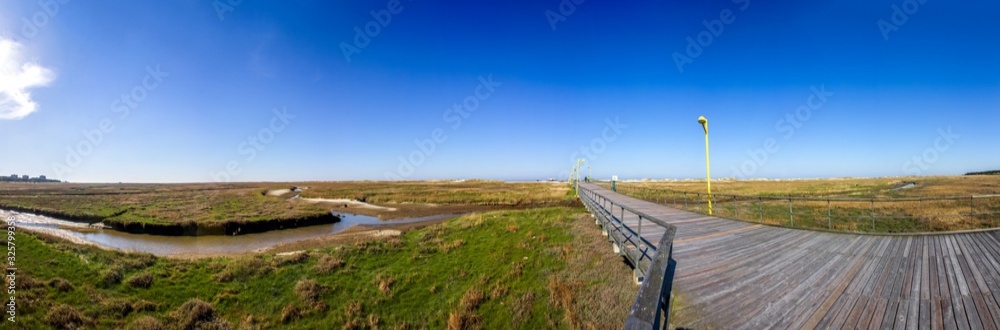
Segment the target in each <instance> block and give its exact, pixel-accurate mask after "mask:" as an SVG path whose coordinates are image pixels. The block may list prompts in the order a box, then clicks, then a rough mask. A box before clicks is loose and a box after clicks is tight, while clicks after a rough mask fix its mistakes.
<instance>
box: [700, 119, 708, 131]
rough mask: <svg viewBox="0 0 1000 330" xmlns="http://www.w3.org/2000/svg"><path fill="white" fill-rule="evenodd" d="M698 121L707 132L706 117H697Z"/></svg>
mask: <svg viewBox="0 0 1000 330" xmlns="http://www.w3.org/2000/svg"><path fill="white" fill-rule="evenodd" d="M698 123H699V124H701V128H702V129H704V130H705V134H708V118H705V116H701V117H698Z"/></svg>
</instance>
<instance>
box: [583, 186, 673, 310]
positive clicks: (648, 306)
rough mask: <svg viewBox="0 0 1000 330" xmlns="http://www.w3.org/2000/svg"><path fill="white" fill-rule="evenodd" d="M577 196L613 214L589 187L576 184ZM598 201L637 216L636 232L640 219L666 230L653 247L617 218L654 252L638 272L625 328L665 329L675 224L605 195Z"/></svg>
mask: <svg viewBox="0 0 1000 330" xmlns="http://www.w3.org/2000/svg"><path fill="white" fill-rule="evenodd" d="M577 195H578V196H580V198H581V199H583V200H584V201H585V203H588V204H590V207H600V209H601V210H602V212H604V213H605V214H606V215H609V216H611V217H612V218H614V214H613V213H612V212H611V210H609V209H608V208H605V207H604V205H603V204H601V203H598V202H597V201H595V200H594V198H593V197H592V196H591V195H593V196H599V195H598V194H597V193H596V192H594V191H593V190H592V189H589V188H586V187H583V186H577ZM602 197H603V196H602ZM602 201H607V202H608V203H609V204H610V207H611V208H620V209H622V210H624V211H628V212H631V213H633V214H635V215H637V216H639V219H640V222H639V229H640V231H641V228H642V227H641V226H642V222H641V221H642V220H643V219H645V220H647V221H650V222H653V223H654V224H656V225H658V226H661V227H664V228H665V229H666V232H664V234H663V236H662V237H661V238H660V241H659V242H657V244H656V246H655V247H653V246H652V244H649V241H647V240H646V239H645V238H643V237H642V236H641V235H640V234H639V233H637V232H636V231H633V230H632V229H631V228H629V227H628V226H626V225H625V224H624V222H621V221H624V219H617V221H619V222H620V224H621V226H622V227H624V229H626V230H628V231H629V232H630V233H631V234H633V235H635V236H636V237H638V240H639V241H641V242H643V243H644V244H645V245H646V246H647V247H649V248H652V249H653V250H654V254H653V255H652V256H651V257H650V258H649V259H650V260H651V261H650V263H649V266H648V267H647V269H646V270H645V271H644V272H642V273H643V274H644V278H643V281H642V284H641V286H640V287H639V292H638V294H637V295H636V299H635V301H634V302H633V304H632V307H631V308H630V309H629V313H628V317H627V318H626V319H625V329H662V328H665V327H666V326H667V325H668V324H669V316H670V315H669V314H670V292H671V287H672V286H673V278H674V268H675V265H676V262H675V261H674V260H673V259H672V256H673V241H674V237H675V235H676V232H677V227H675V226H673V225H671V224H668V223H666V222H664V221H662V220H660V219H658V218H656V217H654V216H652V215H649V214H647V213H645V212H642V211H639V210H636V209H634V208H632V207H629V206H627V205H622V204H619V203H615V202H614V201H613V200H610V199H607V198H606V197H605V198H603V199H602ZM602 216H604V215H602ZM636 252H637V253H642V254H643V256H646V252H645V251H636ZM640 261H641V259H640ZM634 266H635V267H636V268H637V269H640V271H641V267H642V266H641V262H635V263H634ZM661 320H662V321H661Z"/></svg>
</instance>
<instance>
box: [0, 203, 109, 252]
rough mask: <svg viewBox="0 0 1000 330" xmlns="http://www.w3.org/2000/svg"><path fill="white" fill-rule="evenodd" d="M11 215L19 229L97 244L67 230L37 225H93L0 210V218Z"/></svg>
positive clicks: (75, 241) (78, 227)
mask: <svg viewBox="0 0 1000 330" xmlns="http://www.w3.org/2000/svg"><path fill="white" fill-rule="evenodd" d="M11 215H14V216H15V218H16V219H17V221H16V222H15V223H14V226H15V227H16V228H17V230H19V231H30V232H33V233H39V234H44V235H46V236H49V237H55V238H59V239H62V240H65V241H69V242H72V243H76V244H81V245H93V246H98V245H97V244H94V243H93V242H90V241H88V240H85V239H83V238H81V237H78V236H75V235H73V234H71V233H68V232H66V231H64V230H60V229H57V228H52V227H39V226H38V225H49V226H58V227H74V228H77V229H78V230H86V229H90V228H93V227H90V226H88V225H87V224H83V223H76V222H70V221H59V220H52V219H49V218H46V217H39V216H35V215H32V214H27V213H17V212H10V211H6V210H0V218H2V219H4V220H5V221H6V219H7V217H8V216H11Z"/></svg>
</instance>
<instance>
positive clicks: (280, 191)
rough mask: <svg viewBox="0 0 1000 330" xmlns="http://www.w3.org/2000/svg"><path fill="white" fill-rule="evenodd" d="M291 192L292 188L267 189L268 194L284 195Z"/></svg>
mask: <svg viewBox="0 0 1000 330" xmlns="http://www.w3.org/2000/svg"><path fill="white" fill-rule="evenodd" d="M290 192H292V190H291V189H277V190H268V191H267V195H268V196H282V195H284V194H287V193H290Z"/></svg>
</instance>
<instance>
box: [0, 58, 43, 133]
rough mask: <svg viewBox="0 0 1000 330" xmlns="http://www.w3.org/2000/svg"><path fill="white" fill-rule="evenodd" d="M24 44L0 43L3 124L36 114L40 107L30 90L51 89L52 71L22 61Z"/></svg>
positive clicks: (0, 98) (1, 117) (0, 86)
mask: <svg viewBox="0 0 1000 330" xmlns="http://www.w3.org/2000/svg"><path fill="white" fill-rule="evenodd" d="M20 48H21V44H20V43H17V42H15V41H12V40H7V39H0V120H2V119H21V118H24V117H26V116H27V115H29V114H31V113H32V112H35V110H37V109H38V104H36V103H35V101H33V100H32V99H31V93H28V89H30V88H34V87H42V86H46V85H48V84H49V83H50V82H52V80H53V79H55V74H54V73H52V70H49V69H47V68H44V67H42V66H39V65H38V64H36V63H33V62H29V61H25V60H24V59H22V58H21V50H20Z"/></svg>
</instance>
